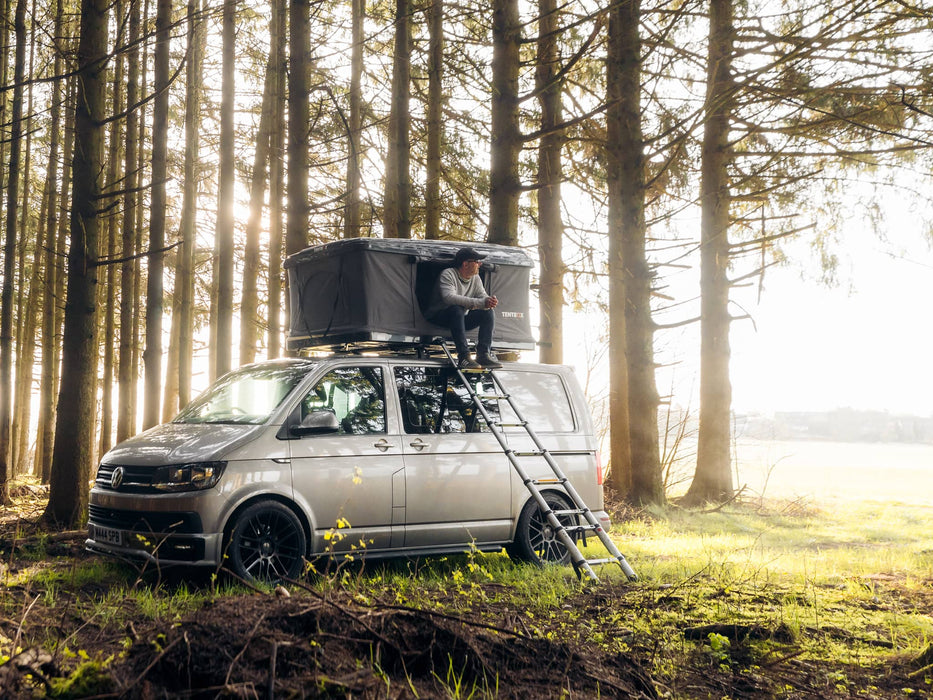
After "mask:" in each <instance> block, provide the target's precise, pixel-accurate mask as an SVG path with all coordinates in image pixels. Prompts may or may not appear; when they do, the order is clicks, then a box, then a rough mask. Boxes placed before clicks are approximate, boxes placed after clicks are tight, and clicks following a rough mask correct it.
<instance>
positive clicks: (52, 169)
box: [34, 0, 67, 484]
mask: <svg viewBox="0 0 933 700" xmlns="http://www.w3.org/2000/svg"><path fill="white" fill-rule="evenodd" d="M63 19H64V4H63V0H56V3H55V23H54V33H53V38H54V40H55V42H56V46H55V57H54V59H53V62H52V74H53V76H55V77H54V78H53V80H52V88H51V114H50V118H51V124H50V127H49V161H48V169H47V171H46V177H45V196H46V201H47V205H46V210H45V221H44V226H45V231H46V234H45V239H46V243H45V260H44V273H45V274H44V282H43V287H42V298H43V304H42V374H41V377H40V380H39V420H38V431H37V434H36V452H35V458H34V470H35V473H36V475H37V476H39V477H40V479H41V481H42V483H44V484H45V483H48V472H49V465H50V464H51V457H52V426H53V424H54V420H55V419H54V406H55V400H54V399H55V386H54V385H53V380H54V377H55V368H54V364H53V363H54V359H55V348H56V343H55V336H56V333H57V332H58V330H57V329H56V327H55V316H56V312H55V307H56V306H58V300H57V298H56V297H55V282H56V279H57V277H58V265H59V262H58V260H57V259H56V255H55V249H56V247H57V236H56V232H57V228H58V211H59V199H58V194H57V193H58V191H59V187H60V184H59V181H58V152H59V142H60V138H61V113H62V110H61V101H62V95H63V91H62V79H61V78H60V77H59V76H61V74H62V52H61V46H62V42H63V41H64V36H63ZM66 196H67V192H63V193H62V197H63V198H64V197H66Z"/></svg>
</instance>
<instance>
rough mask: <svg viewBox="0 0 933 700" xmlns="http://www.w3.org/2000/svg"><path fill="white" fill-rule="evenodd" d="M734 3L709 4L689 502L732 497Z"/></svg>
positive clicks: (725, 0) (716, 0)
mask: <svg viewBox="0 0 933 700" xmlns="http://www.w3.org/2000/svg"><path fill="white" fill-rule="evenodd" d="M734 32H735V30H734V28H733V26H732V0H710V29H709V65H708V68H707V96H706V106H705V112H706V122H705V125H704V130H703V150H702V163H701V166H700V167H701V173H700V205H701V213H700V295H701V296H700V313H701V321H700V426H699V437H698V442H697V467H696V473H695V474H694V477H693V482H692V483H691V484H690V488H689V490H688V491H687V496H686V499H687V502H688V503H703V502H722V501H724V500H727V499H729V498H731V496H732V494H733V483H732V470H731V460H730V444H729V440H730V413H731V408H732V384H731V381H730V379H729V356H730V348H729V326H730V321H731V319H730V316H729V279H728V270H729V206H730V202H731V195H730V189H729V165H730V163H731V161H732V152H731V148H730V145H729V125H730V122H731V117H732V111H733V103H734V99H735V97H734V95H735V86H734V84H733V81H732V71H731V68H732V56H733V48H732V47H733V42H734V38H733V37H734Z"/></svg>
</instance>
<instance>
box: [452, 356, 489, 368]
mask: <svg viewBox="0 0 933 700" xmlns="http://www.w3.org/2000/svg"><path fill="white" fill-rule="evenodd" d="M457 367H459V368H460V369H462V370H472V371H475V370H478V369H482V368H483V366H482V365H481V364H479V363H478V362H476V361H474V360H473V358H472V357H470V355H469V354H466V355H460V360H459V362H457Z"/></svg>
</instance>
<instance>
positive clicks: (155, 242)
mask: <svg viewBox="0 0 933 700" xmlns="http://www.w3.org/2000/svg"><path fill="white" fill-rule="evenodd" d="M171 29H172V0H158V3H157V5H156V46H155V56H154V70H155V102H154V104H153V111H152V188H151V194H150V197H151V206H150V213H149V254H148V255H147V260H148V263H149V265H148V267H149V269H148V277H147V278H146V279H147V282H146V350H145V352H144V353H143V363H144V364H145V368H146V382H145V386H146V391H145V395H144V403H143V427H144V428H150V427H152V426H154V425H156V424H157V423H158V422H159V407H160V404H161V399H162V307H163V288H164V286H163V280H162V273H163V270H164V268H165V250H164V248H165V208H166V203H167V200H166V187H165V185H166V178H167V177H168V117H169V114H168V97H169V95H168V91H169V80H170V76H169V51H170V49H171V38H172V35H171Z"/></svg>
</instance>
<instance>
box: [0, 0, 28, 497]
mask: <svg viewBox="0 0 933 700" xmlns="http://www.w3.org/2000/svg"><path fill="white" fill-rule="evenodd" d="M13 29H14V34H15V35H16V57H15V61H14V70H13V82H14V88H13V102H12V111H11V115H10V118H11V128H10V164H9V167H8V168H7V199H6V230H5V238H4V243H3V287H2V290H0V504H3V505H6V504H7V503H9V501H10V483H9V482H10V478H11V477H12V475H13V474H12V462H11V461H10V460H11V457H12V450H11V444H10V443H11V438H12V433H11V427H12V426H11V418H12V408H13V406H12V404H13V387H12V385H11V382H12V380H13V376H12V374H13V351H14V347H13V343H14V339H13V292H14V290H13V272H14V262H15V259H16V241H17V235H18V232H17V230H16V229H17V226H16V224H17V218H16V217H17V212H18V208H17V207H18V206H19V184H20V157H21V152H22V134H23V81H24V79H25V74H24V72H25V65H26V0H17V3H16V14H15V16H14V19H13Z"/></svg>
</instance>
